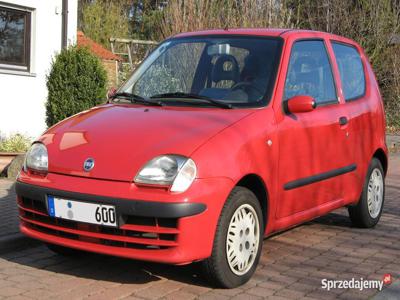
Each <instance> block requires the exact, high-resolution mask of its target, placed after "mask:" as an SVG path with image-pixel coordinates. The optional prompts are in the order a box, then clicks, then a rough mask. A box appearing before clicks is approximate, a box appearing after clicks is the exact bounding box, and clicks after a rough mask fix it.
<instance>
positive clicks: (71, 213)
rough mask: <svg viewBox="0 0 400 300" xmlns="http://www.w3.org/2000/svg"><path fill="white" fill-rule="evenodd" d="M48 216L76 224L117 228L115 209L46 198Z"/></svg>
mask: <svg viewBox="0 0 400 300" xmlns="http://www.w3.org/2000/svg"><path fill="white" fill-rule="evenodd" d="M47 204H48V208H49V215H50V216H51V217H54V218H61V219H66V220H72V221H77V222H85V223H91V224H97V225H105V226H112V227H117V218H116V213H115V207H114V206H113V205H104V204H96V203H87V202H80V201H75V200H69V199H62V198H58V197H54V196H50V195H48V196H47Z"/></svg>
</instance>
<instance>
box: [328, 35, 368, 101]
mask: <svg viewBox="0 0 400 300" xmlns="http://www.w3.org/2000/svg"><path fill="white" fill-rule="evenodd" d="M329 42H330V43H331V46H332V53H333V56H334V58H335V61H336V65H337V69H338V73H339V79H340V83H341V84H343V83H342V78H341V76H340V69H339V64H338V61H337V58H336V55H335V50H334V49H333V44H339V45H343V46H346V47H349V48H353V49H354V50H356V52H357V54H358V56H359V57H360V60H361V65H362V69H363V73H364V93H363V94H361V95H360V96H357V97H353V98H349V99H346V98H345V95H344V91H343V87H342V94H343V99H344V102H345V103H346V102H352V101H356V100H359V99H361V98H364V97H365V95H366V93H367V72H366V68H365V63H364V60H363V58H362V56H361V53H360V51H359V49H358V48H357V46H355V45H352V44H349V43H346V42H342V41H338V40H335V39H330V40H329Z"/></svg>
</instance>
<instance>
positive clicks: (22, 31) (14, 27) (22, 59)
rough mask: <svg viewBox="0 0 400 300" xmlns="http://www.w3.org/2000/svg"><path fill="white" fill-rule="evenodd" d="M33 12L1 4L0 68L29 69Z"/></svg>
mask: <svg viewBox="0 0 400 300" xmlns="http://www.w3.org/2000/svg"><path fill="white" fill-rule="evenodd" d="M30 23H31V12H29V11H25V10H19V9H13V8H8V7H3V6H0V68H2V69H13V70H22V71H29V61H30V35H31V32H30V31H31V29H30V28H31V26H30Z"/></svg>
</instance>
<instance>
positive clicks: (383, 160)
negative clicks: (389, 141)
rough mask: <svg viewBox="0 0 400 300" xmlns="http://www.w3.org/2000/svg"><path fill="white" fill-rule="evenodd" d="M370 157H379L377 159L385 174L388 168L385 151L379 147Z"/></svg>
mask: <svg viewBox="0 0 400 300" xmlns="http://www.w3.org/2000/svg"><path fill="white" fill-rule="evenodd" d="M372 157H375V158H377V159H379V161H380V162H381V164H382V167H383V172H384V173H385V176H386V174H387V170H388V158H387V155H386V153H385V151H383V149H381V148H379V149H378V150H376V151H375V153H374V155H373V156H372Z"/></svg>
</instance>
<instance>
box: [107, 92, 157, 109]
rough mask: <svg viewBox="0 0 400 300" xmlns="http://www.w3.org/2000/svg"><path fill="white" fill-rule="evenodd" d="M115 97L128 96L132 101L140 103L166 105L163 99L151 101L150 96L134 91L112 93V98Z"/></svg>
mask: <svg viewBox="0 0 400 300" xmlns="http://www.w3.org/2000/svg"><path fill="white" fill-rule="evenodd" d="M115 98H126V99H128V100H129V101H131V103H140V104H146V105H157V106H164V103H162V102H161V101H151V100H149V99H148V98H145V97H142V96H139V95H136V94H133V93H127V92H121V93H116V94H114V95H112V97H111V99H112V100H114V99H115Z"/></svg>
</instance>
